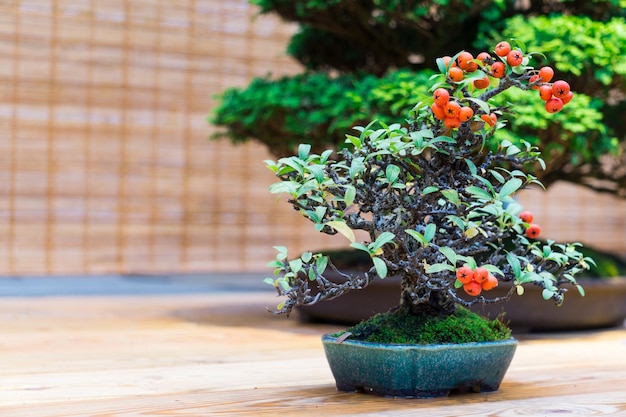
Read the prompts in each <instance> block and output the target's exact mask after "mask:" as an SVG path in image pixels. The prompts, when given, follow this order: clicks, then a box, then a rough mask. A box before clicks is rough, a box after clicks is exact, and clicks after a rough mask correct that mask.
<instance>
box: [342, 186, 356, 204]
mask: <svg viewBox="0 0 626 417" xmlns="http://www.w3.org/2000/svg"><path fill="white" fill-rule="evenodd" d="M345 188H346V193H345V194H344V197H343V200H344V202H345V203H346V206H351V205H352V203H354V198H355V197H356V188H354V187H353V186H352V185H346V186H345Z"/></svg>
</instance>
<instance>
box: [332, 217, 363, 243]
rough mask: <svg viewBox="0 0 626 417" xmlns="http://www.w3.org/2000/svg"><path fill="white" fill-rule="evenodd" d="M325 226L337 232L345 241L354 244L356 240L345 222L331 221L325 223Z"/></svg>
mask: <svg viewBox="0 0 626 417" xmlns="http://www.w3.org/2000/svg"><path fill="white" fill-rule="evenodd" d="M326 225H327V226H330V227H332V228H333V229H335V230H336V231H337V232H339V233H341V234H342V235H344V236H345V237H346V239H348V240H349V241H350V242H354V241H355V240H356V238H355V236H354V232H353V231H352V229H350V227H349V226H348V225H347V224H346V222H344V221H341V220H333V221H330V222H328V223H326Z"/></svg>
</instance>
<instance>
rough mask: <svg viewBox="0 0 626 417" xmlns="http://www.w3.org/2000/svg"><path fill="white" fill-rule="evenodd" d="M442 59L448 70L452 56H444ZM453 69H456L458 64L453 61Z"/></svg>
mask: <svg viewBox="0 0 626 417" xmlns="http://www.w3.org/2000/svg"><path fill="white" fill-rule="evenodd" d="M441 59H442V60H443V63H444V65H445V66H446V68H448V65H450V61H452V57H451V56H448V55H446V56H442V57H441ZM451 66H452V67H456V62H455V61H452V65H451Z"/></svg>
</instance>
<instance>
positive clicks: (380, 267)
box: [372, 256, 387, 279]
mask: <svg viewBox="0 0 626 417" xmlns="http://www.w3.org/2000/svg"><path fill="white" fill-rule="evenodd" d="M372 261H373V262H374V268H375V269H376V275H378V276H379V277H380V278H383V279H384V278H385V277H386V276H387V264H386V263H385V261H383V260H382V259H380V258H379V257H377V256H374V257H373V258H372Z"/></svg>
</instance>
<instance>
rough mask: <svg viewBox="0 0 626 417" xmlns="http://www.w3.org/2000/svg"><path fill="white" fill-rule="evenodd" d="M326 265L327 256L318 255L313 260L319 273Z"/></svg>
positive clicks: (324, 269)
mask: <svg viewBox="0 0 626 417" xmlns="http://www.w3.org/2000/svg"><path fill="white" fill-rule="evenodd" d="M327 266H328V256H320V257H319V258H317V259H316V260H315V268H316V269H317V272H318V273H319V274H323V273H324V271H326V267H327Z"/></svg>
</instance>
